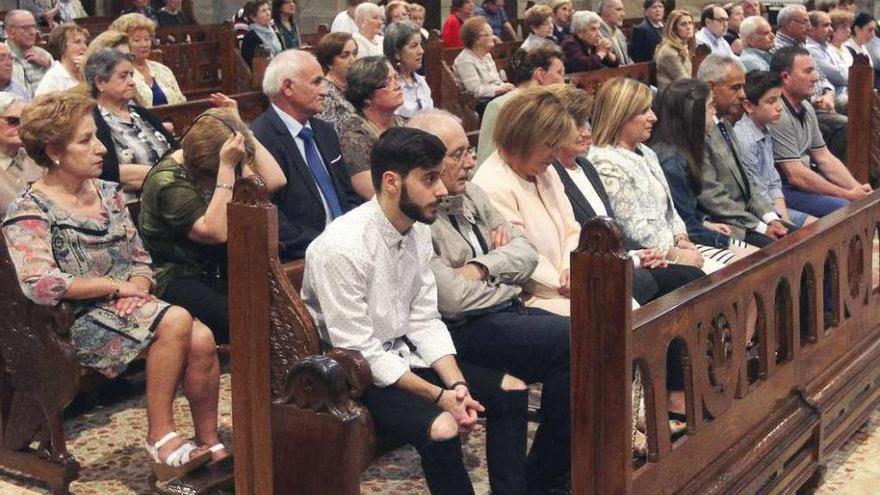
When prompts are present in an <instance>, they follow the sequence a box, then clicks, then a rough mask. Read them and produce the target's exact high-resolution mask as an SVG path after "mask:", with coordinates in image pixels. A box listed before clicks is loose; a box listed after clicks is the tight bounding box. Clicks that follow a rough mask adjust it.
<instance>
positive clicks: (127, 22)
mask: <svg viewBox="0 0 880 495" xmlns="http://www.w3.org/2000/svg"><path fill="white" fill-rule="evenodd" d="M107 29H109V30H112V31H119V32H120V33H126V34H128V33H130V32H131V31H132V30H134V29H146V30H147V31H149V32H150V36H156V22H155V21H153V20H151V19H150V18H149V17H147V16H145V15H143V14H138V13H136V12H132V13H131V14H125V15H123V16H120V17H119V18H117V19H116V20H115V21H113V23H112V24H110V26H108V27H107Z"/></svg>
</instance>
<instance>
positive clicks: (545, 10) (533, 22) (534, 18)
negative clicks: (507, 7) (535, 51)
mask: <svg viewBox="0 0 880 495" xmlns="http://www.w3.org/2000/svg"><path fill="white" fill-rule="evenodd" d="M524 20H525V21H526V26H528V27H529V36H528V37H527V38H526V39H525V41H523V42H522V45H520V48H522V49H523V50H525V51H529V50H531V49H532V48H534V47H536V46H538V45H541V44H543V43H550V44H553V45H555V44H556V39H555V38H553V9H551V8H550V7H549V6H547V5H534V6H532V7H531V8H529V9H528V10H526V12H525V17H524Z"/></svg>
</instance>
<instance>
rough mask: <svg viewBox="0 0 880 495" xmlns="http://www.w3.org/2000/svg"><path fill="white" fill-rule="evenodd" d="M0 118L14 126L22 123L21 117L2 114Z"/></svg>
mask: <svg viewBox="0 0 880 495" xmlns="http://www.w3.org/2000/svg"><path fill="white" fill-rule="evenodd" d="M0 120H3V121H4V122H6V125H10V126H12V127H18V126H20V125H21V117H3V116H0Z"/></svg>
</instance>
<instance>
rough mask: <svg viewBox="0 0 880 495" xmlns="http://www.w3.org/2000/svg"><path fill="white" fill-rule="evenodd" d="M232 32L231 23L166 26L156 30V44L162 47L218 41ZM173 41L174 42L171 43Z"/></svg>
mask: <svg viewBox="0 0 880 495" xmlns="http://www.w3.org/2000/svg"><path fill="white" fill-rule="evenodd" d="M226 31H230V32H231V31H232V25H230V24H229V23H225V22H224V23H220V24H188V25H186V26H165V27H159V28H156V37H155V39H156V42H157V43H159V44H160V45H164V44H173V43H188V42H198V41H216V40H220V39H222V37H223V33H225V32H226ZM171 40H173V41H171Z"/></svg>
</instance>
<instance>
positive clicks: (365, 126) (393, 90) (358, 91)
mask: <svg viewBox="0 0 880 495" xmlns="http://www.w3.org/2000/svg"><path fill="white" fill-rule="evenodd" d="M347 83H348V85H347V87H346V88H345V97H346V98H347V99H348V101H350V102H351V104H352V105H353V106H354V108H355V110H356V113H353V114H351V115H349V116H348V117H347V118H346V119H345V121H343V122H342V126H341V132H340V133H339V146H340V148H342V158H343V160H345V165H346V167H348V175H349V176H350V177H351V185H352V187H354V190H355V191H356V192H357V193H358V194H359V195H360V196H361V197H362V198H364V199H370V198H372V197H373V194H374V193H375V191H374V189H373V180H372V179H371V178H370V151H371V150H372V149H373V145H374V144H376V141H378V140H379V136H380V135H382V133H383V132H385V131H387V130H388V129H390V128H392V127H397V126H402V125H403V124H405V123H406V119H404V118H403V117H401V116H400V115H397V114H395V112H396V111H397V109H398V108H399V107H400V105H402V104H403V92H402V91H401V89H400V80H399V78H398V75H397V71H396V70H394V67H392V65H391V64H390V63H388V59H386V58H385V57H364V58H362V59H359V60H356V61H355V63H354V64H352V66H351V68H350V69H348V77H347Z"/></svg>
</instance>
